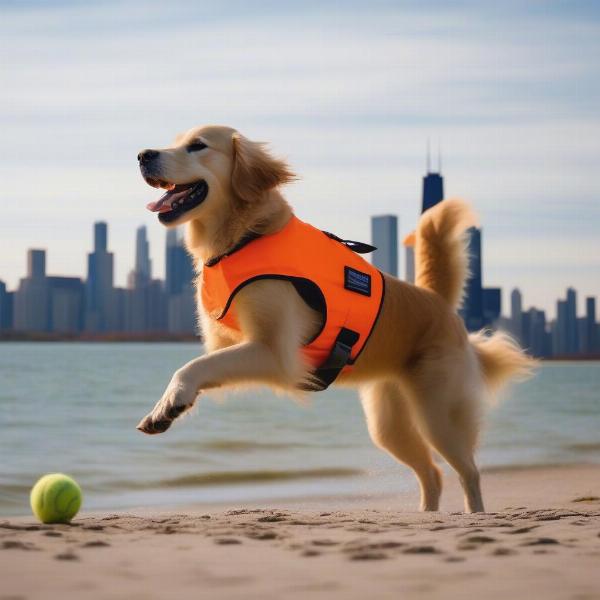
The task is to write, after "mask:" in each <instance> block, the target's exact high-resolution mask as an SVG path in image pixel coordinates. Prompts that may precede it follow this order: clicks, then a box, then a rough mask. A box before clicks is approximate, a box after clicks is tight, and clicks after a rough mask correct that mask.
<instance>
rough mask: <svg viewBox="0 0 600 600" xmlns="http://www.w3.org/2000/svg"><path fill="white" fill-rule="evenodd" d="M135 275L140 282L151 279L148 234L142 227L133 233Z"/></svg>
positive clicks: (143, 226) (144, 227)
mask: <svg viewBox="0 0 600 600" xmlns="http://www.w3.org/2000/svg"><path fill="white" fill-rule="evenodd" d="M135 273H136V276H137V277H139V278H140V280H141V281H149V280H150V279H152V262H151V261H150V245H149V244H148V232H147V230H146V226H145V225H142V226H141V227H138V228H137V231H136V232H135Z"/></svg>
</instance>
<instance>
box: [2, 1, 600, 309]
mask: <svg viewBox="0 0 600 600" xmlns="http://www.w3.org/2000/svg"><path fill="white" fill-rule="evenodd" d="M0 56H1V57H2V65H1V66H0V90H1V92H0V131H1V135H0V178H1V180H2V187H1V188H0V203H1V206H2V211H3V218H2V221H1V222H0V279H1V280H4V281H5V282H6V283H7V285H8V287H9V288H10V289H14V287H15V286H16V285H18V280H19V278H20V277H22V276H23V275H24V273H25V268H26V252H27V249H28V248H32V247H36V248H46V249H47V250H48V256H47V270H48V272H49V273H50V274H53V275H59V274H60V275H73V276H85V274H86V253H87V252H89V251H90V250H91V247H92V224H93V222H94V221H96V220H105V221H107V222H108V224H109V247H110V249H111V250H112V251H113V252H114V253H115V257H116V259H115V261H116V262H115V276H116V283H117V284H118V285H124V284H125V281H126V277H127V273H128V272H129V270H130V269H131V268H132V266H133V262H134V244H135V229H136V227H138V226H140V225H146V226H147V228H148V233H149V239H150V246H151V257H152V261H153V271H154V274H155V275H156V276H159V277H163V275H164V243H165V230H164V228H163V227H162V226H161V225H160V224H159V223H158V222H157V221H156V216H155V215H152V214H151V213H150V212H148V211H146V209H145V205H146V203H147V202H149V201H150V200H154V199H156V195H157V192H156V190H153V189H151V188H149V187H148V186H147V185H146V184H145V183H144V182H143V180H142V179H141V177H140V175H139V172H138V169H137V163H136V155H137V153H138V151H139V150H140V149H142V148H147V147H164V146H167V145H169V144H170V143H171V141H172V140H173V138H174V137H175V135H176V134H177V133H179V132H181V131H185V130H187V129H189V128H190V127H193V126H196V125H201V124H209V123H210V124H223V125H229V126H233V127H235V128H237V129H238V130H240V131H241V132H242V133H244V134H245V135H246V136H247V137H249V138H251V139H256V140H262V141H268V142H270V144H271V148H272V150H273V152H274V153H275V154H277V155H279V156H283V157H285V158H287V159H288V160H289V162H290V163H291V165H292V166H293V168H294V169H295V170H296V172H297V173H298V174H299V175H300V181H299V182H298V183H295V184H293V185H291V186H289V187H288V188H287V189H286V190H285V194H286V197H287V198H288V199H289V201H290V202H291V203H292V205H293V206H294V208H295V211H296V214H297V215H298V216H299V217H300V218H302V219H304V220H307V221H309V222H311V223H313V224H314V225H316V226H318V227H320V228H322V229H326V230H329V231H333V232H335V233H337V234H338V235H340V236H341V237H344V238H350V239H358V240H364V241H368V240H369V239H370V224H369V217H370V216H371V215H373V214H383V213H393V214H397V215H398V216H399V219H400V235H401V237H403V236H404V235H405V234H407V233H408V232H410V231H411V230H412V229H413V228H414V226H415V224H416V221H417V217H418V213H419V208H420V196H421V185H422V177H423V175H424V174H425V168H426V163H425V153H426V146H427V140H428V139H429V140H431V144H432V147H433V149H434V155H435V154H436V153H437V147H438V144H440V145H441V148H442V158H443V164H442V173H443V175H444V178H445V186H446V197H462V198H465V199H466V200H468V201H469V202H471V203H472V205H473V206H474V207H475V209H476V210H477V212H478V213H479V217H480V221H481V224H482V226H483V261H484V284H485V285H487V286H501V287H502V288H503V290H504V297H503V300H504V309H505V310H504V312H506V308H507V306H508V296H509V293H510V290H511V289H512V288H513V287H519V288H520V289H521V290H522V292H523V294H524V305H525V306H530V305H535V306H537V307H539V308H544V309H546V310H549V312H550V314H551V315H553V314H554V306H555V301H556V298H557V297H559V296H563V295H564V292H565V289H566V287H567V286H573V287H575V288H576V289H577V290H578V291H579V292H580V298H579V304H580V307H581V308H582V306H583V296H585V295H596V296H600V235H599V233H600V109H599V107H600V4H599V3H598V2H593V1H589V2H584V1H578V0H572V1H568V2H567V1H553V0H539V1H537V0H532V1H512V0H505V1H503V2H491V1H489V2H488V1H485V2H481V1H477V0H474V1H461V0H455V1H452V2H441V1H428V2H403V1H400V0H397V1H395V2H388V1H377V0H374V1H370V2H356V1H354V0H346V1H345V2H327V1H326V0H322V1H313V0H304V1H298V2H296V1H288V2H286V1H283V0H279V1H255V2H245V1H242V0H239V1H223V2H214V1H213V2H207V1H202V0H198V1H185V0H171V1H170V2H156V1H152V0H149V1H145V2H138V1H121V2H111V1H102V2H93V3H91V2H87V1H82V2H76V1H70V2H67V1H60V0H55V1H53V2H44V1H41V0H40V1H37V2H36V1H30V0H21V1H3V0H0ZM436 164H437V157H435V161H434V165H436ZM403 261H404V257H403V256H401V264H402V267H403Z"/></svg>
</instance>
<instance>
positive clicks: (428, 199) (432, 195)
mask: <svg viewBox="0 0 600 600" xmlns="http://www.w3.org/2000/svg"><path fill="white" fill-rule="evenodd" d="M443 199H444V178H443V177H442V151H441V148H438V170H437V172H434V171H432V170H431V148H430V145H429V142H427V173H426V175H425V177H423V199H422V203H421V214H423V213H424V212H425V211H426V210H428V209H430V208H431V207H432V206H435V205H436V204H437V203H438V202H441V201H442V200H443Z"/></svg>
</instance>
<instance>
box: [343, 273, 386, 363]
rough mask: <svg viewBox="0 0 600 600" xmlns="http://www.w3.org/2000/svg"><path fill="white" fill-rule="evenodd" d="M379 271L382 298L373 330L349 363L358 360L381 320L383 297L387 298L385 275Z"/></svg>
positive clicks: (372, 326)
mask: <svg viewBox="0 0 600 600" xmlns="http://www.w3.org/2000/svg"><path fill="white" fill-rule="evenodd" d="M378 273H379V275H380V276H381V300H380V301H379V308H378V309H377V314H376V315H375V320H374V321H373V325H371V331H369V335H368V336H367V339H366V340H365V343H364V344H363V345H362V348H361V349H360V351H359V353H358V354H357V355H356V356H355V357H354V358H351V359H350V361H349V362H348V364H349V365H353V364H354V363H355V362H356V361H357V360H358V357H359V356H360V355H361V354H362V351H363V350H364V349H365V347H366V346H367V343H368V342H369V339H370V338H371V335H372V334H373V331H375V326H376V325H377V321H379V315H380V314H381V309H382V308H383V299H384V298H385V277H384V276H383V273H382V272H381V271H378Z"/></svg>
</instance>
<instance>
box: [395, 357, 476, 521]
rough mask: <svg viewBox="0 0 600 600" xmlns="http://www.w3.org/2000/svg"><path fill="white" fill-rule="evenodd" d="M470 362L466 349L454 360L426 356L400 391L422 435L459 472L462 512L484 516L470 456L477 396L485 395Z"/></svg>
mask: <svg viewBox="0 0 600 600" xmlns="http://www.w3.org/2000/svg"><path fill="white" fill-rule="evenodd" d="M474 360H475V359H474V357H472V356H471V355H470V354H469V353H468V351H466V352H465V353H464V354H461V355H459V356H458V357H456V356H455V357H454V359H452V360H448V357H445V358H440V357H434V358H431V359H427V358H424V359H422V360H421V361H420V364H419V365H418V366H417V368H416V369H415V370H414V372H413V373H412V374H410V375H409V376H408V378H407V379H406V380H403V389H405V388H406V392H407V396H408V397H409V400H410V401H411V404H412V405H413V407H414V409H415V415H416V418H417V419H418V421H419V428H420V430H421V431H422V432H423V435H424V436H425V438H426V439H427V441H428V442H429V443H430V444H431V446H432V447H433V448H435V450H436V451H437V452H439V454H440V455H441V456H442V457H443V458H444V459H445V460H446V461H447V462H448V464H449V465H450V466H451V467H452V468H453V469H454V470H455V471H456V472H457V473H458V476H459V478H460V482H461V485H462V487H463V491H464V494H465V511H467V512H483V510H484V508H483V500H482V496H481V489H480V483H479V470H478V469H477V466H476V464H475V459H474V453H475V449H476V446H477V437H478V429H479V420H480V417H479V412H480V402H481V398H480V395H481V394H483V393H484V391H483V384H482V382H481V380H480V376H479V374H478V371H477V368H476V363H475V362H474Z"/></svg>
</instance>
